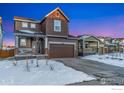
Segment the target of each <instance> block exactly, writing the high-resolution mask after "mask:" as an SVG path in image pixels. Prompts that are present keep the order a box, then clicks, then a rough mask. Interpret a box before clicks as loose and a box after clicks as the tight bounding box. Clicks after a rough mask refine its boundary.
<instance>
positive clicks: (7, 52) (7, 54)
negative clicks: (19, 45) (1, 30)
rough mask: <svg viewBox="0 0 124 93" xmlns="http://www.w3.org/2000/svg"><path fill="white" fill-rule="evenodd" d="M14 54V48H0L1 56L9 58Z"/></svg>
mask: <svg viewBox="0 0 124 93" xmlns="http://www.w3.org/2000/svg"><path fill="white" fill-rule="evenodd" d="M12 56H14V49H11V50H0V58H7V57H12Z"/></svg>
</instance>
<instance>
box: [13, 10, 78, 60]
mask: <svg viewBox="0 0 124 93" xmlns="http://www.w3.org/2000/svg"><path fill="white" fill-rule="evenodd" d="M68 24H69V18H68V17H67V16H66V15H65V14H64V12H63V11H62V10H61V9H60V8H56V9H55V10H53V11H52V12H50V13H48V14H47V15H46V16H45V17H44V18H43V19H42V20H40V21H39V20H34V19H30V18H23V17H16V16H15V17H14V29H15V31H14V33H15V48H16V51H15V54H16V55H24V54H35V55H44V54H47V55H48V57H49V58H61V57H75V56H77V46H76V45H77V39H76V38H75V37H71V36H69V28H68Z"/></svg>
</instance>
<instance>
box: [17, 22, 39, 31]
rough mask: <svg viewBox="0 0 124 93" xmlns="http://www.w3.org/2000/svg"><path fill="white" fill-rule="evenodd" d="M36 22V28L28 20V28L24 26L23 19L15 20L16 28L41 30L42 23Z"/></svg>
mask: <svg viewBox="0 0 124 93" xmlns="http://www.w3.org/2000/svg"><path fill="white" fill-rule="evenodd" d="M34 24H36V28H31V27H30V25H31V22H28V28H24V27H22V21H15V30H31V31H40V24H38V23H34Z"/></svg>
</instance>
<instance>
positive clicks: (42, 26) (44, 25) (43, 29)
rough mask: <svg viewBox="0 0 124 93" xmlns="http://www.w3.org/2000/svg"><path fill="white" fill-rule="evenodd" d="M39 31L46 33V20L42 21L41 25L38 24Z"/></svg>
mask: <svg viewBox="0 0 124 93" xmlns="http://www.w3.org/2000/svg"><path fill="white" fill-rule="evenodd" d="M40 29H41V32H44V33H45V32H46V20H44V21H43V22H42V23H41V24H40Z"/></svg>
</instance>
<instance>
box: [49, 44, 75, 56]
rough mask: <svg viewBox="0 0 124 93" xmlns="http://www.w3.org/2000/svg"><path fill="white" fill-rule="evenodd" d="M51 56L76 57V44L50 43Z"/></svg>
mask: <svg viewBox="0 0 124 93" xmlns="http://www.w3.org/2000/svg"><path fill="white" fill-rule="evenodd" d="M49 56H50V58H66V57H74V45H67V44H66V45H64V44H50V51H49Z"/></svg>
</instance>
